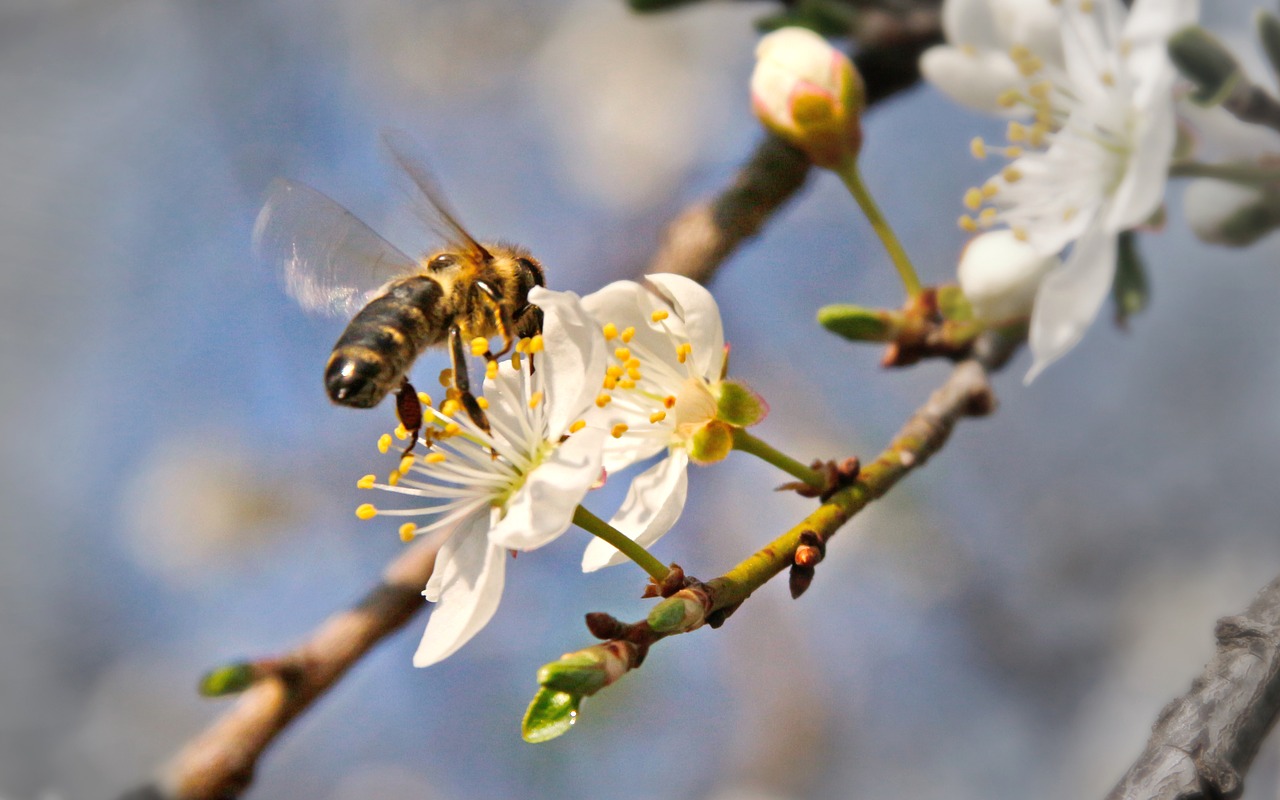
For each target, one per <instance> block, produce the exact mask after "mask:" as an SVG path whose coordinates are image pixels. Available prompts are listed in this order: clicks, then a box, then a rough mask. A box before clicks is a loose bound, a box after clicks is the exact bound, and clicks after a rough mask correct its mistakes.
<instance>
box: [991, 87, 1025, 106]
mask: <svg viewBox="0 0 1280 800" xmlns="http://www.w3.org/2000/svg"><path fill="white" fill-rule="evenodd" d="M1021 99H1022V95H1021V94H1019V93H1018V90H1017V89H1005V90H1004V91H1003V92H1001V93H1000V95H999V96H998V97H997V98H996V103H997V104H998V105H999V106H1000V107H1001V108H1013V107H1014V106H1016V105H1017V104H1018V101H1020V100H1021Z"/></svg>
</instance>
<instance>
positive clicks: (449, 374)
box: [440, 367, 453, 389]
mask: <svg viewBox="0 0 1280 800" xmlns="http://www.w3.org/2000/svg"><path fill="white" fill-rule="evenodd" d="M440 385H441V386H443V387H444V388H446V389H448V388H449V387H450V386H453V370H452V369H451V368H449V367H445V368H444V369H442V370H440Z"/></svg>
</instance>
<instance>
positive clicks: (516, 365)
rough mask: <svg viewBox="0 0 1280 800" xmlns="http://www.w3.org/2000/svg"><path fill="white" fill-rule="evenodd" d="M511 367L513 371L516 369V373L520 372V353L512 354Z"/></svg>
mask: <svg viewBox="0 0 1280 800" xmlns="http://www.w3.org/2000/svg"><path fill="white" fill-rule="evenodd" d="M511 367H512V369H514V370H515V371H516V372H519V371H520V354H519V353H512V354H511Z"/></svg>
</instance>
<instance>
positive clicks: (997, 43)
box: [920, 0, 1062, 115]
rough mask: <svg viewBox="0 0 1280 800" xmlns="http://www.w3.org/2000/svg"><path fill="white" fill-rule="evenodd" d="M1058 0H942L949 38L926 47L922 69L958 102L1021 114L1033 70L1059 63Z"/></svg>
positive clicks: (1059, 65) (978, 108)
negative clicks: (939, 43)
mask: <svg viewBox="0 0 1280 800" xmlns="http://www.w3.org/2000/svg"><path fill="white" fill-rule="evenodd" d="M1056 6H1057V4H1056V3H1054V2H1052V1H1051V0H945V2H943V4H942V31H943V33H944V34H945V35H946V39H947V42H946V44H941V45H936V46H934V47H931V48H929V49H928V50H926V51H925V53H924V55H923V56H921V58H920V72H921V74H922V75H923V76H924V78H925V80H927V81H929V83H931V84H933V86H934V87H936V88H937V89H938V90H940V91H941V92H943V93H944V94H946V95H947V96H948V97H950V98H951V99H952V100H954V101H955V102H957V103H960V104H961V105H964V106H968V107H969V108H972V109H974V110H976V111H981V112H984V113H989V114H1000V115H1023V114H1025V113H1027V112H1028V111H1029V110H1030V109H1029V106H1028V105H1027V104H1026V103H1024V102H1022V100H1023V98H1024V97H1026V92H1027V90H1028V88H1029V87H1030V86H1031V84H1032V81H1033V80H1034V76H1036V74H1037V73H1042V72H1044V71H1053V72H1057V73H1060V72H1061V69H1062V39H1061V35H1060V33H1059V28H1060V23H1061V19H1060V18H1059V15H1058V10H1057V7H1056Z"/></svg>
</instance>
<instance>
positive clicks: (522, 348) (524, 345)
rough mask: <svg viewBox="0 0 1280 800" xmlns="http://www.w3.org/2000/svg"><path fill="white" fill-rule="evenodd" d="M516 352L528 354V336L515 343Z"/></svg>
mask: <svg viewBox="0 0 1280 800" xmlns="http://www.w3.org/2000/svg"><path fill="white" fill-rule="evenodd" d="M516 352H517V353H527V352H529V337H528V336H525V337H524V338H522V339H521V340H520V341H518V342H516Z"/></svg>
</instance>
